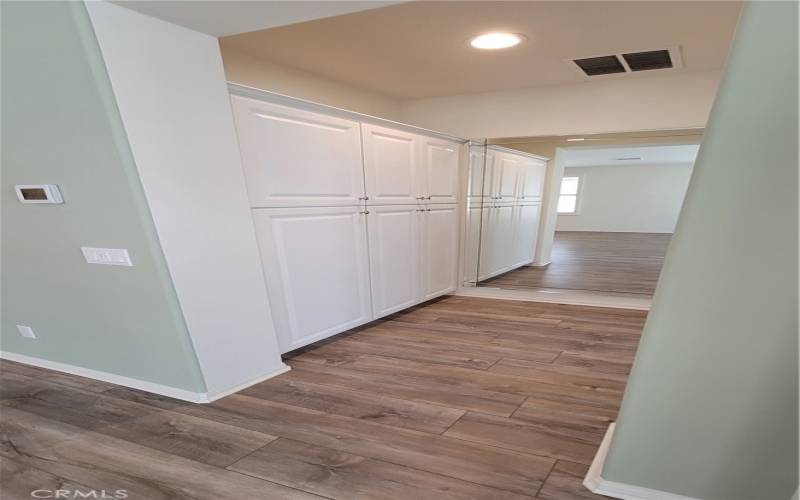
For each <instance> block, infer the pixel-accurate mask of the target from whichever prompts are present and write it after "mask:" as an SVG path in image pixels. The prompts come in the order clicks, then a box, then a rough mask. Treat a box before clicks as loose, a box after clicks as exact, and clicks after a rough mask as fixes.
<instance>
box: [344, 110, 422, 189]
mask: <svg viewBox="0 0 800 500" xmlns="http://www.w3.org/2000/svg"><path fill="white" fill-rule="evenodd" d="M361 127H362V133H363V141H364V177H365V179H366V185H367V193H368V196H369V201H370V202H371V203H373V204H398V203H408V204H412V203H416V202H417V200H418V199H419V198H420V197H421V196H422V194H421V192H422V186H421V184H422V182H423V180H422V177H423V176H422V172H421V168H420V160H419V158H420V142H421V141H420V137H419V136H418V135H416V134H412V133H409V132H404V131H401V130H394V129H390V128H386V127H380V126H377V125H371V124H362V126H361ZM359 164H360V162H359Z"/></svg>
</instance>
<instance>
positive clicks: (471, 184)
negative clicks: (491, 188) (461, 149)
mask: <svg viewBox="0 0 800 500" xmlns="http://www.w3.org/2000/svg"><path fill="white" fill-rule="evenodd" d="M485 157H486V153H484V150H483V146H470V148H469V172H468V174H469V179H468V185H467V193H468V195H469V197H470V199H479V198H480V197H481V196H483V195H484V194H483V189H484V187H483V172H484V159H485ZM487 188H488V186H487Z"/></svg>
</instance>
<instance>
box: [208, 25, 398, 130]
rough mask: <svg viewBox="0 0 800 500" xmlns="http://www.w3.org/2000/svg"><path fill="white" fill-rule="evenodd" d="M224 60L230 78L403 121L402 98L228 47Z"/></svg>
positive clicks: (298, 96)
mask: <svg viewBox="0 0 800 500" xmlns="http://www.w3.org/2000/svg"><path fill="white" fill-rule="evenodd" d="M221 48H222V61H223V64H224V65H225V77H226V78H227V79H228V81H230V82H233V83H239V84H242V85H247V86H249V87H255V88H258V89H262V90H269V91H271V92H276V93H278V94H284V95H288V96H291V97H297V98H300V99H305V100H308V101H313V102H317V103H320V104H326V105H328V106H334V107H337V108H342V109H346V110H349V111H357V112H359V113H364V114H367V115H371V116H377V117H380V118H386V119H389V120H400V117H401V116H400V101H399V100H397V99H392V98H391V97H387V96H383V95H379V94H376V93H373V92H370V91H367V90H363V89H358V88H355V87H352V86H350V85H347V84H344V83H339V82H335V81H332V80H328V79H325V78H322V77H319V76H317V75H312V74H310V73H306V72H304V71H300V70H297V69H294V68H289V67H287V66H283V65H280V64H275V63H272V62H269V61H265V60H263V59H259V58H256V57H253V56H251V55H249V54H246V53H244V52H241V51H238V50H233V49H226V48H225V43H224V41H223V42H222V43H221Z"/></svg>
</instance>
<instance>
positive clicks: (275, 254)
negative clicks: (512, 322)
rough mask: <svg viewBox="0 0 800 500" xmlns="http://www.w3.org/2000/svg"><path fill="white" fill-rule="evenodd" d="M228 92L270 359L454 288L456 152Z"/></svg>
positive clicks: (369, 123)
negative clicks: (261, 282)
mask: <svg viewBox="0 0 800 500" xmlns="http://www.w3.org/2000/svg"><path fill="white" fill-rule="evenodd" d="M231 89H232V92H233V95H232V96H231V99H232V102H233V110H234V117H235V122H236V127H237V130H238V133H239V137H240V141H241V153H242V162H243V164H244V169H245V172H246V178H247V188H248V192H249V193H250V204H251V208H252V212H253V218H254V221H255V228H256V233H257V234H258V238H259V243H260V251H261V259H262V261H263V265H264V270H265V275H264V276H265V280H266V282H267V287H268V289H269V295H270V300H271V307H272V314H273V317H274V318H275V327H276V330H277V332H278V339H279V342H280V349H281V352H287V351H290V350H293V349H297V348H299V347H302V346H304V345H307V344H309V343H312V342H315V341H317V340H321V339H323V338H326V337H329V336H331V335H334V334H336V333H339V332H342V331H345V330H348V329H350V328H353V327H355V326H358V325H360V324H363V323H366V322H368V321H371V320H373V319H377V318H380V317H383V316H386V315H387V314H391V313H394V312H396V311H400V310H402V309H405V308H407V307H411V306H413V305H415V304H418V303H420V302H423V301H425V300H429V299H432V298H434V297H438V296H440V295H443V294H446V293H450V292H453V291H454V290H455V289H456V288H457V284H458V283H457V280H458V262H459V235H460V224H461V217H460V212H459V200H461V198H462V196H460V193H459V191H460V190H461V189H462V187H461V152H462V147H463V143H464V142H465V141H462V140H458V139H455V138H450V137H446V136H442V135H439V134H435V133H432V132H430V131H424V130H421V129H417V128H414V127H409V126H404V125H401V124H396V123H393V122H387V121H384V120H379V119H375V118H371V117H366V116H363V115H357V114H355V113H350V112H346V111H342V110H336V109H334V108H328V107H325V106H321V105H316V104H312V103H307V102H304V101H298V100H293V99H291V98H286V97H282V96H275V95H273V94H269V93H266V92H260V91H256V90H254V89H246V88H241V87H238V86H231ZM289 206H291V208H289Z"/></svg>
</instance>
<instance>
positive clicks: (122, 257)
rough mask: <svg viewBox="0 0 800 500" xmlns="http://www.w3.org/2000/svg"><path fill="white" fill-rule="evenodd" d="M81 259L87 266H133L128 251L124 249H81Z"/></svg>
mask: <svg viewBox="0 0 800 500" xmlns="http://www.w3.org/2000/svg"><path fill="white" fill-rule="evenodd" d="M81 252H83V257H84V258H85V259H86V262H88V263H89V264H105V265H108V266H128V267H130V266H133V262H131V258H130V256H129V255H128V250H127V249H125V248H93V247H81Z"/></svg>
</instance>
